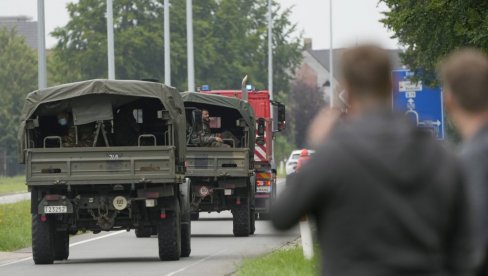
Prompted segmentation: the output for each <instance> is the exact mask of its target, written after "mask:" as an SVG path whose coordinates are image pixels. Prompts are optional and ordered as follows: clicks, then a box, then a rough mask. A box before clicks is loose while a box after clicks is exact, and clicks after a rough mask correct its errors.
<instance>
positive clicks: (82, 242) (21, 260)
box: [0, 230, 126, 267]
mask: <svg viewBox="0 0 488 276" xmlns="http://www.w3.org/2000/svg"><path fill="white" fill-rule="evenodd" d="M124 232H126V230H120V231H117V232H113V233H110V234H107V235H104V236H101V237H95V238H91V239H88V240H84V241H79V242H75V243H72V244H70V245H69V247H73V246H77V245H80V244H84V243H88V242H92V241H96V240H100V239H104V238H108V237H112V236H115V235H118V234H122V233H124ZM28 260H32V257H28V258H24V259H20V260H16V261H13V262H10V263H5V264H0V267H3V266H7V265H12V264H16V263H21V262H25V261H28Z"/></svg>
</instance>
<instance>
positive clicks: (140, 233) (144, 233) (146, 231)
mask: <svg viewBox="0 0 488 276" xmlns="http://www.w3.org/2000/svg"><path fill="white" fill-rule="evenodd" d="M135 232H136V237H138V238H149V237H150V236H151V234H152V228H148V227H143V228H136V231H135Z"/></svg>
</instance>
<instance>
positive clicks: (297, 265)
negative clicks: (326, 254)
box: [236, 246, 319, 276]
mask: <svg viewBox="0 0 488 276" xmlns="http://www.w3.org/2000/svg"><path fill="white" fill-rule="evenodd" d="M318 271H319V264H318V261H317V254H315V257H314V258H313V259H312V260H305V259H304V258H303V250H302V247H300V246H295V247H291V248H287V249H282V250H277V251H274V252H273V253H271V254H269V255H265V256H261V257H257V258H254V259H249V260H246V261H244V263H243V264H242V266H241V267H240V268H239V270H238V271H237V273H236V274H237V276H256V275H267V276H269V275H277V276H278V275H279V276H282V275H284V276H286V275H290V276H291V275H300V276H302V275H303V276H308V275H310V276H315V275H318Z"/></svg>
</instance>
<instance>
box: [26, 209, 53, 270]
mask: <svg viewBox="0 0 488 276" xmlns="http://www.w3.org/2000/svg"><path fill="white" fill-rule="evenodd" d="M53 222H54V221H53V218H52V217H48V218H47V221H45V222H42V221H41V215H32V258H33V259H34V263H35V264H52V263H53V262H54V230H55V229H54V227H53V226H54V223H53Z"/></svg>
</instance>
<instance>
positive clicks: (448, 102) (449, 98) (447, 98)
mask: <svg viewBox="0 0 488 276" xmlns="http://www.w3.org/2000/svg"><path fill="white" fill-rule="evenodd" d="M442 94H443V100H444V106H445V108H446V111H447V112H451V111H453V109H455V106H456V103H455V100H454V98H453V95H452V93H451V91H450V90H449V89H444V90H443V92H442Z"/></svg>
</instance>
